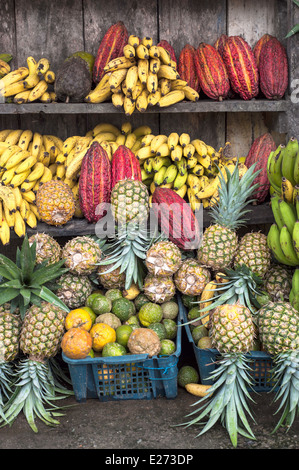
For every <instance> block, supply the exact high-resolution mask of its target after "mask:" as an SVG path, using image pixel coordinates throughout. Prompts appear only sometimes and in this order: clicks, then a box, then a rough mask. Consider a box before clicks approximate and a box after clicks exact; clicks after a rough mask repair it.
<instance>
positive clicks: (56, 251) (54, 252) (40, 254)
mask: <svg viewBox="0 0 299 470" xmlns="http://www.w3.org/2000/svg"><path fill="white" fill-rule="evenodd" d="M28 241H29V244H30V245H32V244H33V243H34V242H36V263H37V264H39V263H42V262H43V261H46V262H47V263H48V264H53V263H57V262H58V261H59V260H60V259H61V247H60V245H59V243H58V242H57V241H56V240H55V239H54V238H53V237H51V236H50V235H48V234H47V233H36V234H34V235H32V236H31V237H30V238H29V240H28Z"/></svg>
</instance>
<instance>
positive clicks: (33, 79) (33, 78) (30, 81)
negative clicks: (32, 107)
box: [23, 73, 39, 96]
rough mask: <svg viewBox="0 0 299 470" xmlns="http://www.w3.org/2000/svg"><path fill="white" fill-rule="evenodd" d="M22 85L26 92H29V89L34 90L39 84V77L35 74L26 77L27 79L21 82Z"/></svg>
mask: <svg viewBox="0 0 299 470" xmlns="http://www.w3.org/2000/svg"><path fill="white" fill-rule="evenodd" d="M23 83H24V88H26V90H30V89H31V88H34V87H35V86H36V85H37V84H38V83H39V76H38V75H37V73H33V74H32V75H28V77H26V78H25V79H24V80H23ZM29 96H30V95H29Z"/></svg>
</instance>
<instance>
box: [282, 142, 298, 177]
mask: <svg viewBox="0 0 299 470" xmlns="http://www.w3.org/2000/svg"><path fill="white" fill-rule="evenodd" d="M298 151H299V146H298V140H297V139H296V137H291V138H290V140H289V141H288V143H287V145H286V148H285V151H284V155H283V160H282V162H281V173H282V176H284V177H285V178H286V179H287V180H289V181H290V182H291V183H292V185H293V186H295V184H296V183H295V180H294V167H295V160H296V157H297V153H298Z"/></svg>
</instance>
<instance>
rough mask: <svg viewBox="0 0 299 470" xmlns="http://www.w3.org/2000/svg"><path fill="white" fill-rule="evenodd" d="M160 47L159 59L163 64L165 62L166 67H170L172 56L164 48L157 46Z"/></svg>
mask: <svg viewBox="0 0 299 470" xmlns="http://www.w3.org/2000/svg"><path fill="white" fill-rule="evenodd" d="M157 47H158V51H159V58H160V60H161V62H163V64H164V65H169V66H170V64H171V56H170V54H169V52H168V51H167V50H166V49H164V47H162V46H157Z"/></svg>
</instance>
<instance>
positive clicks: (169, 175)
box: [163, 164, 178, 184]
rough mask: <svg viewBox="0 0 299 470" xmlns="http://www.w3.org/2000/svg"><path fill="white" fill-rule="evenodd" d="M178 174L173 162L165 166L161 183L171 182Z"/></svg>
mask: <svg viewBox="0 0 299 470" xmlns="http://www.w3.org/2000/svg"><path fill="white" fill-rule="evenodd" d="M177 174H178V168H177V166H176V165H175V164H173V165H170V166H169V167H166V171H165V173H164V179H163V184H167V183H173V182H174V180H175V179H176V177H177Z"/></svg>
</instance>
